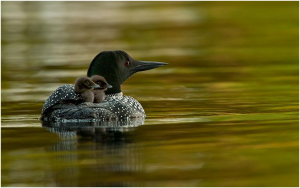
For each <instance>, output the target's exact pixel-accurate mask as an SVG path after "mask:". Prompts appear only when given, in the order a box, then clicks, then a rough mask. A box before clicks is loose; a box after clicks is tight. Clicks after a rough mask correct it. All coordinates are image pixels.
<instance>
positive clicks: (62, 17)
mask: <svg viewBox="0 0 300 188" xmlns="http://www.w3.org/2000/svg"><path fill="white" fill-rule="evenodd" d="M298 7H299V3H298V2H2V3H1V26H2V27H1V123H2V124H1V126H2V129H1V139H2V140H1V141H2V143H1V183H2V186H102V185H103V186H104V185H106V186H128V185H129V186H219V187H222V186H299V9H298ZM104 50H124V51H126V52H128V54H130V55H131V56H132V57H133V58H135V59H138V60H145V61H160V62H167V63H168V66H166V67H164V68H160V69H153V70H150V71H145V72H141V73H138V74H136V75H134V76H132V78H130V79H128V80H127V81H126V82H124V83H123V85H122V92H123V93H124V94H125V95H127V96H131V97H134V98H135V99H136V100H138V101H139V102H140V103H141V104H142V106H143V107H144V109H145V112H146V115H147V117H146V119H145V122H144V123H138V124H137V125H133V127H130V126H127V127H124V126H123V127H121V126H119V125H116V126H118V128H115V126H110V125H105V126H106V127H101V126H99V125H89V126H81V127H82V128H81V129H78V128H76V127H75V130H76V131H75V130H74V127H73V128H72V126H71V125H69V126H67V125H66V124H65V126H62V125H55V124H53V125H44V127H47V128H44V127H41V122H40V121H39V117H40V114H41V109H42V106H43V103H44V101H45V100H46V99H47V97H48V96H49V95H50V94H51V93H52V92H53V91H54V90H55V89H56V88H57V87H58V86H60V85H62V84H71V83H74V80H75V79H76V78H77V77H78V76H84V75H86V72H87V69H88V66H89V64H90V62H91V60H92V59H93V57H94V56H95V55H96V54H98V53H99V52H100V51H104ZM131 123H132V122H130V123H128V125H131ZM141 124H143V125H141ZM138 125H141V126H138ZM59 127H61V128H59ZM113 127H114V128H113ZM62 130H63V131H62ZM58 134H59V135H60V136H58ZM77 134H78V135H77ZM66 136H67V137H68V138H65V137H66ZM62 137H64V138H62Z"/></svg>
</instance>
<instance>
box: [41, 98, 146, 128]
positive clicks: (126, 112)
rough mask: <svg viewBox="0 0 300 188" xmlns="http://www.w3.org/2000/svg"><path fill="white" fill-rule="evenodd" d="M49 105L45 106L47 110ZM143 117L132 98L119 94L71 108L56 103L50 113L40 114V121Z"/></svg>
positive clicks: (137, 104) (141, 110)
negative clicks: (98, 101) (101, 100)
mask: <svg viewBox="0 0 300 188" xmlns="http://www.w3.org/2000/svg"><path fill="white" fill-rule="evenodd" d="M54 93H55V92H54ZM74 93H75V92H74ZM50 97H51V96H50ZM50 97H49V99H50ZM75 98H76V97H75ZM47 100H48V99H47ZM51 104H53V103H51ZM51 104H48V105H47V106H48V108H49V105H51ZM45 105H46V103H45ZM43 109H44V108H43ZM145 117H146V114H145V111H144V109H143V107H142V105H141V104H140V103H139V102H138V101H137V100H135V99H134V98H132V97H129V96H124V95H123V93H122V92H120V93H117V94H110V95H107V96H106V98H105V100H104V101H103V102H101V103H89V102H87V103H80V104H77V105H71V106H70V105H66V104H57V103H56V104H54V105H53V106H51V112H48V113H47V114H43V113H42V117H41V120H43V121H54V122H95V121H96V122H101V121H110V120H116V121H122V120H128V119H130V118H145Z"/></svg>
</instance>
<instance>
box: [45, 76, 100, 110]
mask: <svg viewBox="0 0 300 188" xmlns="http://www.w3.org/2000/svg"><path fill="white" fill-rule="evenodd" d="M94 88H100V86H99V85H98V84H95V83H94V82H93V81H92V79H90V78H89V77H79V78H77V79H76V81H75V84H74V85H72V84H64V85H62V86H59V87H58V88H57V89H56V90H55V91H54V92H53V93H52V94H51V95H50V96H49V98H48V99H47V100H46V101H45V104H44V106H43V109H42V115H46V114H47V113H48V112H49V111H51V110H52V109H53V107H54V106H56V105H58V104H63V105H64V104H69V105H72V104H74V105H76V104H79V103H83V102H93V101H94V93H93V92H92V90H93V89H94Z"/></svg>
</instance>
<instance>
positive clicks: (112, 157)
mask: <svg viewBox="0 0 300 188" xmlns="http://www.w3.org/2000/svg"><path fill="white" fill-rule="evenodd" d="M86 133H87V132H80V131H79V134H80V135H81V136H84V137H82V138H80V139H75V138H74V139H70V138H69V139H63V140H60V141H59V142H58V143H57V144H55V145H52V146H49V147H47V148H46V151H47V152H52V153H53V155H50V159H49V161H51V164H52V165H51V168H52V169H51V170H50V171H49V174H47V176H52V177H53V183H54V185H53V186H74V187H75V186H139V185H138V184H137V183H138V182H135V183H133V182H130V181H128V180H126V179H125V180H120V181H112V180H111V179H112V178H109V176H114V174H116V173H119V174H120V173H121V174H133V173H138V172H139V171H141V170H142V167H141V165H142V163H141V160H142V158H141V154H140V153H139V147H138V145H137V144H135V143H134V142H132V139H131V138H130V136H129V135H127V134H126V132H122V131H121V130H109V129H102V130H98V131H97V134H95V135H93V139H92V140H91V139H86V136H87V134H86ZM82 134H83V135H82ZM61 154H63V155H61Z"/></svg>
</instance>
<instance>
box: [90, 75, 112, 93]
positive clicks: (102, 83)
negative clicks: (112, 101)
mask: <svg viewBox="0 0 300 188" xmlns="http://www.w3.org/2000/svg"><path fill="white" fill-rule="evenodd" d="M91 80H92V81H93V82H94V83H96V84H97V85H99V86H100V87H99V88H97V90H103V91H106V90H107V88H112V87H113V86H111V85H109V84H108V83H107V81H106V79H105V78H104V77H103V76H99V75H94V76H92V77H91Z"/></svg>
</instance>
